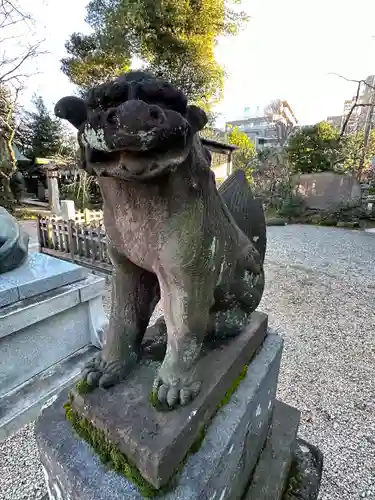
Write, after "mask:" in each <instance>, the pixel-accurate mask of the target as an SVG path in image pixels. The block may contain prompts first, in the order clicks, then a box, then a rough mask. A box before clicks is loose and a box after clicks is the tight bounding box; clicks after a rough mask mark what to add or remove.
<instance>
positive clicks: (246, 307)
mask: <svg viewBox="0 0 375 500" xmlns="http://www.w3.org/2000/svg"><path fill="white" fill-rule="evenodd" d="M263 290H264V273H263V271H262V272H261V273H260V274H254V273H251V272H249V271H248V270H245V271H244V273H243V277H242V278H237V279H234V280H233V281H231V282H230V283H225V284H222V285H218V287H217V288H216V290H215V304H214V306H213V307H212V309H211V314H210V325H209V331H208V333H209V336H210V337H214V338H220V339H221V338H228V337H234V336H236V335H239V334H240V333H241V332H242V331H243V329H244V328H245V327H246V325H247V324H248V323H249V321H250V316H251V313H253V312H254V311H255V309H256V308H257V307H258V305H259V303H260V301H261V298H262V294H263Z"/></svg>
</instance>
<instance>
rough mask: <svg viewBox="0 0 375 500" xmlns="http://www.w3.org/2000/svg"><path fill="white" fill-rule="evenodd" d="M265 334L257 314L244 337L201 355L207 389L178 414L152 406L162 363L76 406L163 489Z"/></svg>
mask: <svg viewBox="0 0 375 500" xmlns="http://www.w3.org/2000/svg"><path fill="white" fill-rule="evenodd" d="M266 332H267V316H266V315H265V314H262V313H254V314H253V315H252V321H251V323H250V324H249V326H248V328H247V329H246V330H245V331H244V332H243V333H242V334H241V335H239V336H238V337H237V338H235V339H233V340H231V341H230V342H229V343H226V344H225V345H223V346H221V347H217V348H216V349H213V350H211V351H210V352H208V353H206V354H205V355H204V356H202V358H201V360H200V361H198V364H197V369H198V370H201V371H202V372H203V371H204V373H205V384H204V385H203V386H202V389H201V392H200V394H199V395H198V396H197V398H196V400H195V401H194V402H193V403H192V404H190V405H188V406H186V407H183V408H181V409H179V410H178V411H176V412H175V413H174V414H171V413H170V412H167V413H166V412H160V411H156V410H155V409H154V408H153V407H152V406H151V405H150V402H149V399H150V391H151V387H152V381H153V379H154V377H155V375H156V373H157V369H158V367H159V364H158V363H145V364H141V365H140V366H139V367H138V368H137V369H136V370H135V371H134V373H133V374H132V375H131V376H130V377H129V378H128V379H126V380H125V381H124V382H123V383H121V384H119V385H118V386H115V387H114V388H111V389H109V390H107V391H105V390H102V389H97V390H95V391H93V392H92V393H89V394H85V395H79V394H75V396H74V402H73V406H74V408H75V409H76V410H78V412H79V413H80V414H81V415H83V416H85V417H87V418H88V419H89V420H90V421H91V422H93V424H94V425H95V426H96V427H98V428H100V429H103V430H105V432H106V434H107V435H108V436H109V437H110V439H111V441H113V442H115V443H117V444H118V446H119V448H120V450H121V451H122V452H123V453H124V454H125V455H126V456H127V457H128V459H129V460H130V461H131V462H132V463H134V464H135V465H136V466H137V467H138V469H139V470H140V472H141V474H142V476H143V477H144V478H145V479H147V481H149V482H150V483H151V484H152V485H153V486H155V487H156V488H159V487H160V486H162V485H164V484H166V483H167V482H168V480H169V479H170V477H171V476H172V475H173V473H174V471H175V469H176V467H177V466H178V465H179V463H180V462H181V461H182V460H183V458H184V457H185V455H186V453H187V452H188V450H189V449H190V447H191V445H192V444H193V443H194V441H195V440H196V438H197V436H198V435H199V431H200V429H201V428H202V427H203V426H204V425H205V423H206V422H207V421H208V419H209V418H210V417H211V415H212V414H213V413H214V411H215V410H216V408H217V406H218V405H219V403H220V401H221V400H222V398H223V395H224V394H225V392H226V391H227V390H228V389H230V387H231V386H232V384H233V382H234V381H235V380H236V378H237V377H238V376H239V374H240V373H241V370H242V368H243V366H244V365H245V364H247V363H248V362H249V361H250V360H251V358H252V357H253V356H254V354H255V353H256V351H257V349H258V348H259V347H260V346H261V344H262V342H263V340H264V338H265V335H266Z"/></svg>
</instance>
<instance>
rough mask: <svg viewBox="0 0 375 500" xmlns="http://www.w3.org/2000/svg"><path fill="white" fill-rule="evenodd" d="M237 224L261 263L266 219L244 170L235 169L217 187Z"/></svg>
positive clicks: (265, 241) (265, 238)
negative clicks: (258, 255)
mask: <svg viewBox="0 0 375 500" xmlns="http://www.w3.org/2000/svg"><path fill="white" fill-rule="evenodd" d="M218 191H219V194H220V196H221V198H222V199H223V200H224V202H225V204H226V206H227V207H228V209H229V211H230V213H231V214H232V216H233V218H234V220H235V221H236V224H237V226H238V227H239V228H240V229H241V230H242V231H243V232H244V233H245V234H246V236H247V237H248V238H249V239H251V241H252V242H253V243H254V246H255V248H256V249H257V250H258V252H259V254H260V256H261V260H262V263H263V262H264V257H265V254H266V245H267V237H266V219H265V215H264V211H263V207H262V203H261V202H260V200H257V199H256V198H254V196H253V193H252V191H251V188H250V186H249V183H248V182H247V179H246V176H245V172H244V171H243V170H236V171H235V172H233V173H232V174H231V175H230V176H229V177H228V178H227V179H226V180H225V181H224V182H223V184H221V186H220V187H219V189H218Z"/></svg>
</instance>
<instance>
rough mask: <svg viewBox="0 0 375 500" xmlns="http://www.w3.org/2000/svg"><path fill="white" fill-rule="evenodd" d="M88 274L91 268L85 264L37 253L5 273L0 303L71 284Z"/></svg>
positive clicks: (25, 297) (0, 286)
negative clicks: (85, 266) (79, 264)
mask: <svg viewBox="0 0 375 500" xmlns="http://www.w3.org/2000/svg"><path fill="white" fill-rule="evenodd" d="M87 275H88V271H87V269H84V268H83V267H81V266H77V265H75V264H71V263H70V262H65V261H63V260H60V259H55V258H54V257H50V256H49V255H45V254H41V253H33V254H31V255H29V256H28V259H27V261H26V262H25V263H24V264H23V265H22V266H20V267H18V268H17V269H14V270H13V271H10V272H7V273H4V274H2V275H1V280H0V307H4V306H7V305H10V304H12V303H14V302H16V301H18V300H23V299H27V298H30V297H34V296H36V295H39V294H40V293H44V292H48V291H50V290H54V289H55V288H59V287H61V286H64V285H69V284H71V283H74V282H75V281H79V280H82V279H84V278H86V277H87Z"/></svg>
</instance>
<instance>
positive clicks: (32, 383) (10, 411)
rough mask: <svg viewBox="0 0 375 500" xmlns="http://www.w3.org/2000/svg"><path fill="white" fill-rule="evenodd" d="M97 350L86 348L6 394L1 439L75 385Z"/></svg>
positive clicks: (2, 404) (0, 420) (0, 404)
mask: <svg viewBox="0 0 375 500" xmlns="http://www.w3.org/2000/svg"><path fill="white" fill-rule="evenodd" d="M96 352H97V349H96V348H95V347H93V346H86V347H83V348H82V349H80V350H79V351H77V352H75V353H74V354H72V355H70V356H68V357H67V358H65V359H63V360H62V361H59V362H58V363H56V364H55V365H53V366H51V367H49V368H47V369H46V370H43V371H42V372H41V373H38V374H37V375H35V377H32V378H31V379H29V380H28V381H27V382H25V383H24V384H22V385H20V386H18V387H16V389H15V390H13V391H11V392H9V393H7V394H6V395H5V396H3V397H2V398H1V399H0V441H2V440H4V439H5V438H7V437H8V436H10V435H11V434H13V433H14V432H15V431H17V430H18V429H20V428H21V427H23V426H24V425H25V424H27V423H28V422H31V421H32V420H35V419H36V418H37V417H38V415H39V413H40V411H41V409H42V407H43V406H44V405H48V404H50V403H51V402H52V401H53V400H55V399H56V398H57V394H58V393H59V392H60V391H62V390H63V389H64V388H66V387H69V386H72V384H74V383H75V382H76V381H77V380H78V378H79V376H80V373H81V370H82V368H83V365H84V363H85V362H86V361H88V360H89V359H90V358H91V357H92V356H94V355H95V354H96Z"/></svg>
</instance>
